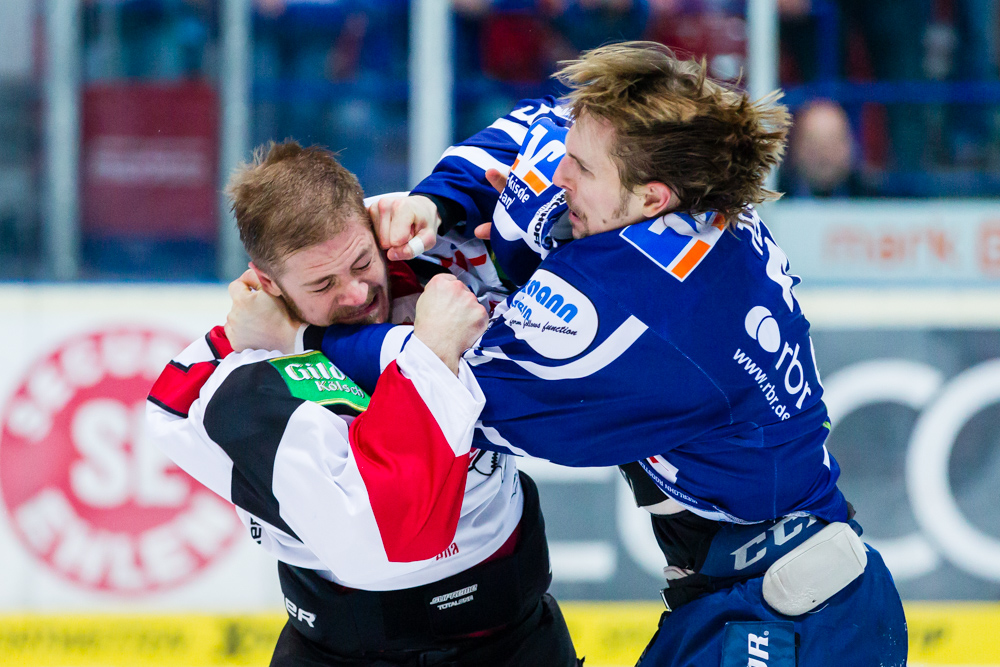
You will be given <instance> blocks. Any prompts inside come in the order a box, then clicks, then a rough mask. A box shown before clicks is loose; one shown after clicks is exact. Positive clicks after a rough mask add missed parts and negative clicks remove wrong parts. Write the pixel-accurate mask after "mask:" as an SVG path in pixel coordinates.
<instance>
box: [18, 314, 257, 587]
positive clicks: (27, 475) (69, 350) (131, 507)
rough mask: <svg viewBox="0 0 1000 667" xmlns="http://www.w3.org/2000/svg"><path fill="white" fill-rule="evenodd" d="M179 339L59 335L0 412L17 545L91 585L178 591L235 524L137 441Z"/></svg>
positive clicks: (146, 333) (222, 505) (217, 552)
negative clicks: (62, 338) (153, 390)
mask: <svg viewBox="0 0 1000 667" xmlns="http://www.w3.org/2000/svg"><path fill="white" fill-rule="evenodd" d="M185 344H186V341H184V340H182V339H180V338H179V337H178V336H176V335H174V334H168V333H164V332H160V331H150V330H146V329H118V330H112V331H102V332H97V333H92V334H89V335H85V336H80V337H77V338H75V339H74V340H72V341H69V342H67V343H64V344H63V345H61V346H60V347H59V348H58V349H56V350H55V351H54V352H52V353H51V354H49V355H48V356H47V357H44V358H42V359H39V360H37V361H36V362H35V363H33V364H32V365H31V366H30V367H29V368H28V370H27V371H26V373H25V375H24V377H23V378H22V379H21V382H20V384H19V385H18V387H17V389H16V390H15V392H14V393H13V395H12V397H11V399H10V401H9V402H8V404H7V405H6V406H5V408H4V411H3V413H2V415H0V495H2V498H3V503H4V505H5V507H6V511H7V513H8V515H9V518H10V523H11V525H12V526H13V528H14V531H15V532H16V533H17V534H18V536H19V537H20V539H21V541H22V542H23V544H24V546H25V547H26V548H27V549H28V550H29V551H30V552H31V553H32V554H34V555H35V556H36V557H37V558H38V559H39V560H41V561H42V562H44V563H45V564H46V565H47V566H48V567H49V568H50V569H51V570H53V571H54V572H56V573H57V574H58V575H59V576H61V577H63V578H65V579H67V580H69V581H72V582H74V583H76V584H78V585H80V586H83V587H85V588H90V589H96V590H102V591H110V592H117V593H143V592H149V591H156V590H164V589H169V588H173V587H176V586H178V585H180V584H182V583H184V582H186V581H189V580H190V579H192V578H193V577H194V576H195V575H196V574H198V573H199V572H200V571H201V570H203V569H205V568H206V567H207V566H208V565H209V564H210V563H211V562H213V561H214V560H216V559H217V558H219V557H220V556H221V555H222V554H223V553H224V552H225V551H226V550H227V549H228V547H229V546H230V545H231V544H232V543H233V540H234V538H235V537H236V536H237V535H238V534H239V532H240V530H241V529H240V523H239V520H238V519H237V518H236V515H235V513H234V512H233V510H232V507H231V506H230V505H229V504H228V503H226V502H225V501H223V500H222V499H220V498H218V497H217V496H216V495H215V494H213V493H211V492H210V491H208V490H206V489H205V488H204V487H202V486H201V485H200V484H198V483H197V482H195V481H194V480H193V479H191V478H190V477H189V476H187V475H186V474H185V473H183V472H182V471H180V470H179V469H178V468H177V467H176V466H175V465H174V464H173V463H172V462H171V461H169V460H168V459H167V458H166V457H165V456H164V455H163V454H162V453H161V452H160V451H159V450H158V449H157V448H156V447H155V446H154V445H153V444H152V443H149V442H148V441H147V440H146V438H145V437H144V435H143V434H144V414H145V398H146V394H147V393H148V392H149V388H150V386H151V385H152V383H153V381H154V380H155V379H156V377H157V375H158V374H159V372H160V370H161V369H162V368H163V365H164V364H165V363H166V361H168V360H169V359H170V358H171V357H172V356H173V355H174V354H176V353H177V352H178V351H180V350H181V349H182V348H183V347H184V345H185Z"/></svg>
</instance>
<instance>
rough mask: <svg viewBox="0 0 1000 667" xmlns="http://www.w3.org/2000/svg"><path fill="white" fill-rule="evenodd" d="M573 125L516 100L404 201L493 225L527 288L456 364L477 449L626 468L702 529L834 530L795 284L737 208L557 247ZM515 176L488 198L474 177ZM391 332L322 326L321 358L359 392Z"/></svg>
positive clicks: (513, 272) (829, 471)
mask: <svg viewBox="0 0 1000 667" xmlns="http://www.w3.org/2000/svg"><path fill="white" fill-rule="evenodd" d="M568 124H569V121H568V119H567V117H566V114H565V112H564V110H562V109H560V108H558V107H557V105H556V104H555V102H554V100H552V99H551V98H549V99H544V100H536V101H528V102H524V103H522V104H521V105H519V108H518V109H516V110H515V111H513V112H512V113H511V114H510V115H508V116H507V117H505V118H503V119H501V120H499V121H497V122H496V123H494V124H493V125H492V126H491V127H490V128H488V129H487V130H484V131H483V132H481V133H479V134H477V135H475V136H474V137H472V138H471V139H470V140H468V141H466V142H464V143H463V144H461V145H459V146H457V147H455V148H453V149H451V150H449V151H448V152H447V153H446V154H445V157H444V158H443V159H442V161H441V163H440V164H439V165H438V167H437V168H436V169H435V172H434V173H433V174H432V175H431V176H430V177H428V178H427V179H426V180H425V181H424V182H422V183H421V184H420V185H419V186H418V187H417V188H416V189H415V190H414V192H417V193H427V194H434V195H437V196H440V197H446V198H450V199H452V200H454V201H456V202H458V203H460V204H462V205H463V207H465V210H466V215H467V218H468V220H469V221H470V223H471V224H470V226H472V225H474V224H476V223H478V222H480V221H485V220H489V219H492V220H493V221H494V227H493V235H492V241H493V249H494V251H495V254H496V257H497V259H498V261H499V262H500V264H501V268H502V269H503V271H504V272H505V273H507V275H509V276H512V277H516V278H519V279H521V281H522V282H523V286H522V287H521V288H520V289H519V290H518V291H517V292H515V293H514V294H512V295H511V296H510V297H509V298H508V299H507V300H506V301H505V302H504V303H503V304H501V305H500V306H499V307H498V308H497V309H496V311H495V312H494V315H493V319H492V322H491V324H490V327H489V329H488V330H487V332H486V334H485V335H484V336H483V338H482V339H481V341H480V342H479V344H478V345H477V346H476V347H475V348H474V349H472V350H470V351H469V352H468V353H467V356H466V358H467V359H468V361H469V363H470V364H472V367H473V371H474V373H475V375H476V378H477V380H478V381H479V384H480V386H481V387H482V389H483V392H484V393H485V395H486V398H487V402H486V406H485V408H484V410H483V413H482V416H481V420H480V422H479V424H478V425H477V430H476V436H475V444H476V446H478V447H483V448H488V449H495V450H498V451H507V452H514V453H519V454H524V453H526V454H530V455H532V456H537V457H540V458H545V459H549V460H551V461H554V462H556V463H560V464H564V465H572V466H603V465H615V464H626V463H630V462H634V461H639V462H640V464H641V465H642V467H643V468H644V469H645V470H646V472H647V473H648V474H649V475H650V476H651V478H652V479H653V480H654V481H655V482H656V484H657V486H658V487H659V488H660V489H661V490H662V491H663V493H664V494H666V495H667V496H668V497H669V498H670V499H672V500H673V501H674V502H676V503H678V504H679V505H680V506H682V507H683V508H686V509H690V510H691V511H693V512H695V513H697V514H699V515H701V516H704V517H706V518H710V519H716V520H722V521H730V522H755V521H761V520H765V519H773V518H776V517H780V516H784V515H788V514H792V513H795V512H808V513H810V514H812V515H815V516H818V517H820V518H822V519H825V520H827V521H843V520H845V519H846V517H847V503H846V501H845V500H844V498H843V495H842V494H841V493H840V492H839V491H838V489H837V487H836V481H837V477H838V475H839V467H838V465H837V463H836V461H835V460H834V459H833V457H831V456H830V454H829V453H828V452H827V450H826V447H825V445H824V442H825V440H826V437H827V434H828V432H829V424H828V423H827V414H826V409H825V407H824V405H823V402H822V400H821V396H822V391H823V390H822V385H821V383H820V378H819V373H818V371H817V368H816V362H815V358H814V354H813V349H812V343H811V341H810V338H809V323H808V322H807V321H806V319H805V317H804V316H803V314H802V310H801V308H800V307H799V304H798V302H797V301H796V299H795V294H794V286H795V285H796V284H797V283H798V278H796V277H794V276H792V275H791V274H789V272H788V270H789V266H788V260H787V258H786V257H785V255H784V253H783V252H782V251H781V249H780V248H779V247H778V245H777V244H776V243H775V241H774V238H773V237H772V236H771V234H770V232H769V231H768V230H767V228H766V226H765V225H764V224H763V222H761V220H760V218H759V217H758V215H757V214H756V212H755V211H754V210H753V208H750V207H748V208H747V209H746V210H745V211H744V212H743V213H742V214H741V215H740V217H739V225H738V227H737V228H736V229H735V230H733V231H724V230H723V225H722V224H721V221H720V219H719V218H718V217H717V216H716V215H715V214H713V213H707V214H701V215H689V214H685V213H675V214H668V215H664V216H662V217H660V218H657V219H655V220H647V221H645V222H640V223H637V224H634V225H630V226H628V227H625V228H623V229H620V230H615V231H610V232H605V233H601V234H596V235H593V236H589V237H586V238H583V239H579V240H575V241H571V242H569V241H568V237H569V236H570V234H568V233H567V230H565V222H564V221H563V220H562V216H563V215H564V212H565V202H564V201H563V197H562V193H561V191H560V190H559V188H557V187H555V186H554V185H552V183H551V181H552V174H553V173H554V171H555V167H556V165H557V164H558V159H556V157H555V156H558V157H561V156H562V154H563V153H564V152H565V146H564V145H563V137H564V136H565V128H566V127H567V126H568ZM497 164H501V165H513V168H512V169H511V173H510V176H509V177H508V180H507V186H506V188H505V190H504V192H503V193H501V195H500V198H499V202H498V201H497V198H496V194H495V191H494V192H493V194H492V196H490V191H491V189H490V187H489V186H488V184H486V181H485V178H484V176H483V174H484V172H485V170H486V169H487V168H490V167H494V168H495V167H496V166H497ZM390 330H391V327H388V326H380V327H369V328H367V329H361V330H359V329H358V328H357V327H333V328H331V330H330V331H328V332H327V334H326V336H325V337H324V340H323V346H322V347H323V350H324V351H325V352H326V353H327V354H329V355H333V356H334V357H335V358H339V359H345V360H347V361H346V362H345V363H346V364H347V366H346V367H345V368H344V370H345V371H347V372H348V373H349V374H350V375H352V377H355V378H356V379H359V382H362V384H363V383H364V382H365V381H371V379H373V378H374V377H376V376H377V373H378V372H379V371H380V370H381V368H382V367H384V366H385V364H386V363H387V362H388V360H390V359H392V358H393V355H394V353H395V351H396V350H398V342H396V341H397V339H398V336H393V335H388V334H390Z"/></svg>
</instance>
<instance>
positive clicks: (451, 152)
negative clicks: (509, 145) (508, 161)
mask: <svg viewBox="0 0 1000 667" xmlns="http://www.w3.org/2000/svg"><path fill="white" fill-rule="evenodd" d="M449 157H455V158H461V159H463V160H465V161H466V162H470V163H472V164H473V165H475V166H476V167H479V168H480V169H482V170H483V171H484V172H485V171H486V170H487V169H496V170H497V171H501V172H503V171H507V169H509V166H508V165H505V164H504V163H503V162H501V161H500V160H498V159H496V158H495V157H493V156H492V155H490V154H489V153H487V152H486V151H485V150H483V149H482V148H476V147H474V146H453V147H452V148H449V149H448V150H446V151H445V152H444V155H442V156H441V159H442V160H444V159H445V158H449Z"/></svg>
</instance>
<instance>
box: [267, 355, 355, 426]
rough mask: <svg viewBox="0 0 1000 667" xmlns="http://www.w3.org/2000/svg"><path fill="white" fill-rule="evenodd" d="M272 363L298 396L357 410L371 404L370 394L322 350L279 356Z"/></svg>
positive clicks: (321, 403) (291, 390)
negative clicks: (334, 363)
mask: <svg viewBox="0 0 1000 667" xmlns="http://www.w3.org/2000/svg"><path fill="white" fill-rule="evenodd" d="M269 363H270V364H271V365H272V366H274V367H275V368H276V369H277V370H278V372H279V373H281V379H283V380H284V381H285V384H286V385H287V386H288V391H289V392H291V394H292V396H295V397H296V398H301V399H304V400H307V401H311V402H313V403H319V404H320V405H327V406H333V407H341V408H346V409H348V410H350V411H353V412H355V413H361V412H364V411H365V410H366V409H367V408H368V401H369V397H368V394H367V393H365V391H364V390H363V389H362V388H361V387H359V386H358V385H357V384H355V382H354V380H352V379H351V378H349V377H347V376H346V375H345V374H344V373H343V371H341V370H340V369H339V368H337V367H336V366H334V365H333V363H332V362H331V361H330V360H329V359H327V358H326V356H324V355H323V353H322V352H315V351H314V352H306V353H304V354H295V355H292V356H289V357H278V358H277V359H271V360H270V362H269Z"/></svg>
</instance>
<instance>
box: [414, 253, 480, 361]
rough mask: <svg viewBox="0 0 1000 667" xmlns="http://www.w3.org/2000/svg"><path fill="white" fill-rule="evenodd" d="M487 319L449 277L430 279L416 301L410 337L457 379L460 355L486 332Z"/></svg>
mask: <svg viewBox="0 0 1000 667" xmlns="http://www.w3.org/2000/svg"><path fill="white" fill-rule="evenodd" d="M488 323H489V315H488V314H487V313H486V309H485V308H483V307H482V306H481V305H480V303H479V301H478V300H477V299H476V295H475V294H473V293H472V291H471V290H470V289H469V288H468V287H466V286H465V284H464V283H462V282H461V281H460V280H458V278H456V277H455V276H453V275H450V274H447V273H442V274H439V275H436V276H434V277H433V278H431V280H430V282H428V283H427V286H426V287H425V288H424V293H423V294H421V295H420V298H419V299H418V300H417V313H416V317H415V318H414V322H413V335H415V336H416V337H417V338H419V339H420V341H421V342H422V343H423V344H424V345H426V346H427V347H429V348H430V349H431V350H432V351H433V352H434V353H435V354H436V355H437V356H438V358H440V359H441V361H443V362H444V363H445V365H446V366H448V368H450V369H451V371H452V372H453V373H455V375H458V361H459V359H460V358H461V356H462V353H463V352H465V351H466V350H467V349H469V348H470V347H472V345H473V344H474V343H475V342H476V341H477V340H479V337H480V336H482V335H483V332H484V331H486V325H487V324H488Z"/></svg>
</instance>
